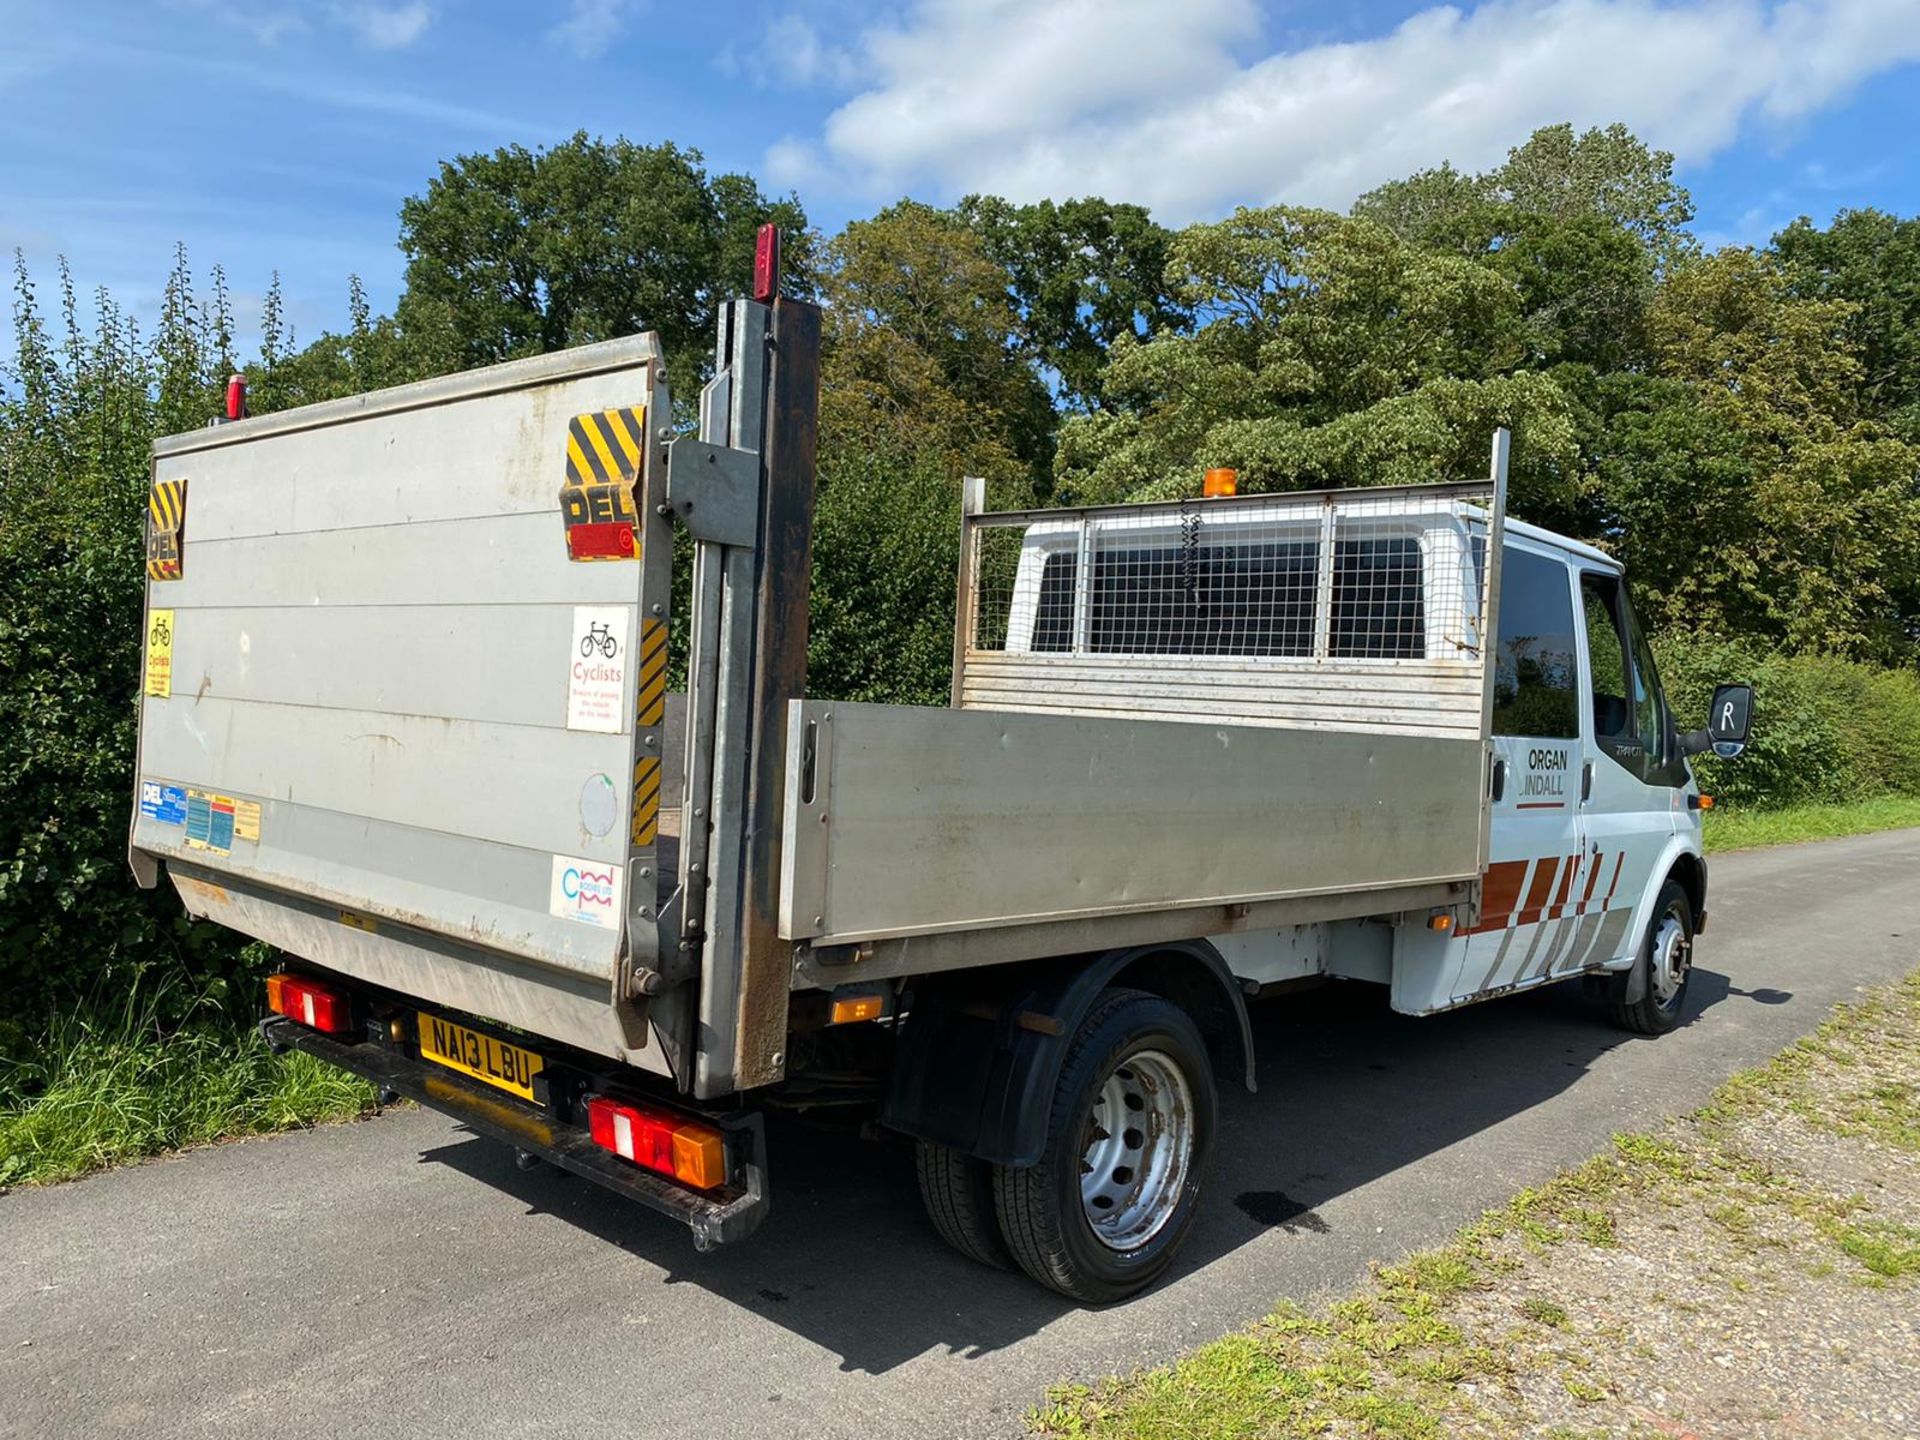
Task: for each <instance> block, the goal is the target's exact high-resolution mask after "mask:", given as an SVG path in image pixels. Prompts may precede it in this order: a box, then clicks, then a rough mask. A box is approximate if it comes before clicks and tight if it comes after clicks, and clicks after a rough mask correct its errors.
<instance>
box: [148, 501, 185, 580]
mask: <svg viewBox="0 0 1920 1440" xmlns="http://www.w3.org/2000/svg"><path fill="white" fill-rule="evenodd" d="M186 522H187V482H186V481H184V480H156V481H154V482H153V488H152V489H151V490H149V491H148V492H147V578H148V579H149V580H178V579H179V578H180V575H181V566H180V530H181V527H182V526H183V525H185V524H186Z"/></svg>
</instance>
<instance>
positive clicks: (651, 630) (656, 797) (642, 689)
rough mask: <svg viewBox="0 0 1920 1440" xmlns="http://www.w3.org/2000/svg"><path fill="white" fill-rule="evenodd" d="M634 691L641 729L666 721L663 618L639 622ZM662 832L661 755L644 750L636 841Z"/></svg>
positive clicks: (646, 841)
mask: <svg viewBox="0 0 1920 1440" xmlns="http://www.w3.org/2000/svg"><path fill="white" fill-rule="evenodd" d="M634 693H635V696H636V706H635V708H636V711H637V713H638V718H639V721H640V726H641V728H642V729H647V728H651V727H656V726H659V725H661V724H662V723H664V722H665V720H666V718H667V622H666V621H664V620H648V621H645V622H644V623H643V624H642V625H641V626H640V684H639V685H638V687H636V689H635V692H634ZM659 833H660V756H659V755H658V754H657V753H653V754H647V753H642V754H641V756H640V758H639V759H637V760H635V761H634V762H633V829H632V838H633V843H634V844H635V845H651V844H652V843H653V840H654V836H656V835H657V834H659Z"/></svg>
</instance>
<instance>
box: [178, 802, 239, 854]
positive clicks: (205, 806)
mask: <svg viewBox="0 0 1920 1440" xmlns="http://www.w3.org/2000/svg"><path fill="white" fill-rule="evenodd" d="M187 845H188V847H189V848H190V849H194V850H211V851H213V852H214V853H215V854H216V855H227V854H230V853H232V850H233V797H232V796H231V795H214V794H210V793H209V792H207V791H205V790H189V791H187Z"/></svg>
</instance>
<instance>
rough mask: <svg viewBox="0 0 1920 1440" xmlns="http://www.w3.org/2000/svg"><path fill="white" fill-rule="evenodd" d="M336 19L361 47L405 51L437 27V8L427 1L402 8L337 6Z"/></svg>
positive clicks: (334, 9) (402, 6) (391, 6)
mask: <svg viewBox="0 0 1920 1440" xmlns="http://www.w3.org/2000/svg"><path fill="white" fill-rule="evenodd" d="M333 15H334V19H336V20H337V21H338V22H339V23H340V24H342V25H344V26H345V27H346V28H347V29H348V30H351V31H352V32H353V33H354V35H355V36H357V37H358V38H359V40H360V42H361V44H363V45H366V46H368V47H369V48H371V49H374V50H404V49H406V47H407V46H409V45H411V44H413V42H414V41H416V40H418V39H419V38H420V37H421V36H422V35H424V34H425V33H426V30H427V27H428V26H429V25H431V24H432V23H433V7H432V6H431V5H429V4H427V3H426V0H411V3H408V4H402V5H375V4H356V5H336V6H334V8H333Z"/></svg>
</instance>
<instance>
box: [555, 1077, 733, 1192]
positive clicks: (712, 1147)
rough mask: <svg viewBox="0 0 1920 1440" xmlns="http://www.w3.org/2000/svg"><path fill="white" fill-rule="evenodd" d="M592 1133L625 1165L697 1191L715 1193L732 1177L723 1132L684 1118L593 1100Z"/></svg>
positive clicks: (590, 1106) (589, 1101)
mask: <svg viewBox="0 0 1920 1440" xmlns="http://www.w3.org/2000/svg"><path fill="white" fill-rule="evenodd" d="M587 1129H588V1130H589V1131H590V1132H591V1133H592V1135H593V1143H594V1144H596V1145H599V1146H601V1147H602V1148H604V1149H607V1150H611V1151H613V1153H614V1154H616V1155H618V1156H619V1157H620V1158H621V1159H622V1160H631V1161H632V1162H633V1163H634V1164H636V1165H638V1166H640V1167H641V1168H642V1169H645V1170H653V1171H656V1172H658V1173H659V1174H661V1175H671V1176H672V1177H673V1178H674V1179H676V1180H678V1181H680V1182H681V1183H683V1184H686V1185H691V1186H693V1187H694V1188H695V1189H696V1190H711V1189H712V1188H713V1187H714V1186H716V1185H718V1184H720V1183H721V1182H722V1181H723V1180H725V1179H726V1178H727V1152H726V1145H725V1143H724V1142H723V1141H722V1140H721V1138H720V1132H719V1131H718V1130H715V1129H714V1128H713V1127H712V1126H710V1125H702V1124H701V1123H700V1122H699V1121H697V1120H689V1119H687V1118H686V1117H685V1116H683V1115H675V1114H672V1113H671V1112H669V1111H666V1110H656V1109H654V1108H653V1107H651V1106H647V1105H634V1104H630V1103H628V1102H627V1101H625V1100H614V1099H611V1098H609V1097H608V1096H605V1095H593V1096H589V1097H588V1099H587Z"/></svg>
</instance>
